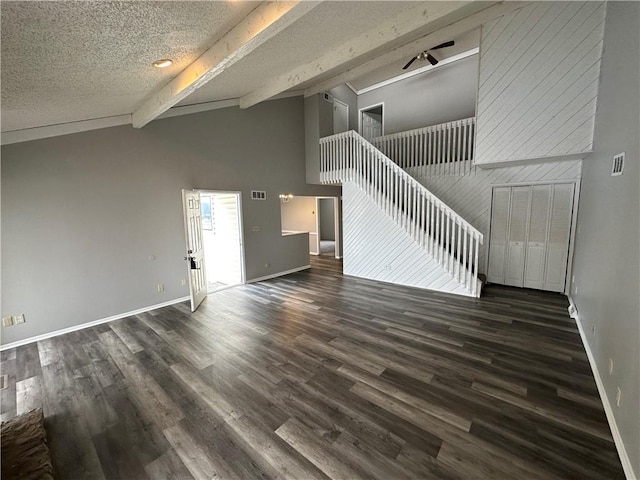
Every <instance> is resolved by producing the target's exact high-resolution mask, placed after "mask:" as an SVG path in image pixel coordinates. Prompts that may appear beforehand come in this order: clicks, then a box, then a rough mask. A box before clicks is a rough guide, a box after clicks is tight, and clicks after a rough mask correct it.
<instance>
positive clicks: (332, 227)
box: [319, 198, 336, 240]
mask: <svg viewBox="0 0 640 480" xmlns="http://www.w3.org/2000/svg"><path fill="white" fill-rule="evenodd" d="M334 202H335V200H334V199H332V198H321V199H319V207H320V208H319V210H320V240H335V239H336V212H335V209H334Z"/></svg>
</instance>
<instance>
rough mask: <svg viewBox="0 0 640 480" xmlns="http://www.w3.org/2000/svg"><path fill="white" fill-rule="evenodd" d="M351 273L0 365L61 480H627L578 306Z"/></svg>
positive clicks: (289, 281) (6, 395) (39, 348)
mask: <svg viewBox="0 0 640 480" xmlns="http://www.w3.org/2000/svg"><path fill="white" fill-rule="evenodd" d="M340 272H341V264H340V262H339V261H338V260H335V259H331V258H328V257H318V258H312V268H311V270H309V271H305V272H300V273H297V274H293V275H289V276H286V277H281V278H279V279H274V280H269V281H266V282H261V283H257V284H251V285H245V286H241V287H236V288H233V289H229V290H224V291H222V292H218V293H215V294H213V295H210V296H209V297H208V298H207V299H206V300H205V302H204V304H203V305H202V306H201V308H200V309H199V310H198V311H197V312H196V313H193V314H192V313H190V312H189V309H188V306H187V305H186V304H179V305H175V306H172V307H166V308H162V309H159V310H155V311H152V312H149V313H144V314H140V315H136V316H133V317H129V318H126V319H122V320H118V321H114V322H111V323H108V324H104V325H101V326H97V327H93V328H87V329H84V330H81V331H78V332H74V333H70V334H67V335H64V336H59V337H55V338H52V339H49V340H44V341H41V342H38V343H37V344H35V343H34V344H31V345H26V346H23V347H19V348H16V349H12V350H7V351H4V352H2V358H1V369H2V373H3V374H7V375H8V380H9V387H8V388H7V389H5V390H2V391H1V392H0V395H1V398H0V400H1V414H2V418H3V419H7V418H10V417H12V416H14V415H16V414H18V413H21V412H23V411H26V410H28V409H30V408H34V407H37V406H42V407H43V408H44V411H45V416H46V427H47V429H48V434H49V441H50V448H51V451H52V455H53V462H54V467H55V469H56V471H57V474H58V478H60V479H91V478H113V479H145V478H154V479H166V478H175V479H191V478H195V479H204V478H207V479H209V478H221V479H253V478H261V479H268V478H273V479H276V478H277V479H285V478H292V479H305V480H306V479H326V478H333V479H357V478H373V479H381V480H389V479H408V478H415V479H431V478H433V479H485V478H486V479H541V480H542V479H544V480H551V479H559V478H580V479H615V478H624V475H623V472H622V467H621V465H620V461H619V459H618V456H617V453H616V450H615V448H614V444H613V441H612V438H611V433H610V430H609V427H608V425H607V422H606V419H605V414H604V411H603V408H602V404H601V402H600V399H599V397H598V393H597V390H596V386H595V382H594V379H593V376H592V374H591V371H590V368H589V364H588V362H587V358H586V355H585V352H584V349H583V347H582V344H581V342H580V337H579V335H578V332H577V329H576V326H575V323H574V322H573V320H571V319H570V318H569V317H568V316H567V310H566V307H567V302H566V299H565V297H563V296H561V295H556V294H546V293H542V292H533V291H527V290H519V289H512V288H507V287H497V286H489V287H487V288H486V290H485V292H484V294H483V297H482V298H481V299H479V300H476V299H470V298H462V297H453V296H450V295H446V294H438V293H431V292H426V291H423V290H416V289H411V288H405V287H400V286H395V285H388V284H382V283H377V282H373V281H367V280H362V279H356V278H350V277H343V276H342V274H341V273H340Z"/></svg>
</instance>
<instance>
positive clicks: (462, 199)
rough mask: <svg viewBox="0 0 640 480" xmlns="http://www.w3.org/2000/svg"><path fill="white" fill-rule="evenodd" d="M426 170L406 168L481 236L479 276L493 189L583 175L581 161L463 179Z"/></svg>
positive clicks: (484, 172)
mask: <svg viewBox="0 0 640 480" xmlns="http://www.w3.org/2000/svg"><path fill="white" fill-rule="evenodd" d="M428 168H429V167H417V168H410V169H407V173H409V174H410V175H412V176H413V177H415V178H416V179H417V180H418V181H419V182H420V183H422V184H423V185H424V186H425V187H427V188H428V189H429V190H430V191H431V192H432V193H433V194H434V195H436V196H437V197H438V198H440V199H441V200H442V201H443V202H445V203H446V204H447V205H449V206H450V207H451V208H452V209H453V210H455V211H456V213H457V214H458V215H460V216H461V217H462V218H464V219H465V220H466V221H468V222H469V223H471V225H473V226H474V227H475V228H477V229H478V230H479V231H480V232H481V233H482V234H483V235H484V245H482V246H481V247H480V254H479V261H480V263H479V267H478V268H479V271H480V272H481V273H486V271H487V269H486V255H485V249H486V247H487V245H488V242H489V214H490V209H491V191H492V188H493V186H494V185H505V184H518V183H520V184H534V183H551V182H555V181H559V180H569V181H572V180H579V179H580V176H581V172H582V160H567V161H558V162H545V163H537V164H532V165H519V166H513V167H502V168H491V169H482V168H477V167H474V168H472V169H471V173H469V174H467V175H463V176H459V175H435V176H433V175H429V173H430V172H429V170H428ZM345 261H346V257H345Z"/></svg>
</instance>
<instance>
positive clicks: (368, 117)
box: [361, 112, 382, 140]
mask: <svg viewBox="0 0 640 480" xmlns="http://www.w3.org/2000/svg"><path fill="white" fill-rule="evenodd" d="M379 117H380V116H379V115H375V114H370V113H368V112H362V120H361V121H362V136H363V137H364V138H366V139H367V140H371V139H372V138H376V137H380V136H382V118H379Z"/></svg>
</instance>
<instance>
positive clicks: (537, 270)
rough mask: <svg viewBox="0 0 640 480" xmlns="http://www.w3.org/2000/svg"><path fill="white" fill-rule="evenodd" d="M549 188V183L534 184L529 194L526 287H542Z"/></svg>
mask: <svg viewBox="0 0 640 480" xmlns="http://www.w3.org/2000/svg"><path fill="white" fill-rule="evenodd" d="M551 188H552V186H551V185H535V186H534V187H533V192H532V194H531V215H530V217H531V218H530V221H529V235H528V236H527V251H526V264H525V267H524V271H525V276H524V286H525V287H527V288H537V289H539V290H541V289H543V288H544V274H545V255H546V253H547V236H548V232H547V224H548V223H549V222H548V220H549V206H550V205H551V201H550V200H551Z"/></svg>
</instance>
